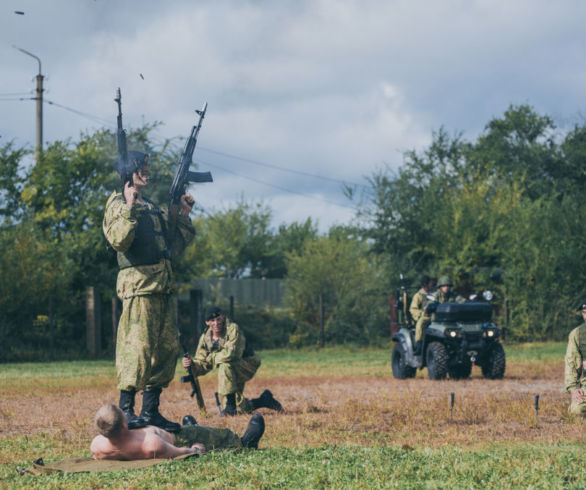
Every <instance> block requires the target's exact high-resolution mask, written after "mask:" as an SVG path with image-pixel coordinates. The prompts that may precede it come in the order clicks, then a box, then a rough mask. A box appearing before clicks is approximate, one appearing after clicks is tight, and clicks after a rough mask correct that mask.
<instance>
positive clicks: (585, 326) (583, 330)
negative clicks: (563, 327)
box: [568, 323, 586, 339]
mask: <svg viewBox="0 0 586 490" xmlns="http://www.w3.org/2000/svg"><path fill="white" fill-rule="evenodd" d="M580 334H581V335H585V334H586V323H582V325H578V326H577V327H576V328H574V329H573V330H572V331H571V332H570V335H569V336H568V337H569V338H570V339H572V338H575V337H577V336H578V335H580Z"/></svg>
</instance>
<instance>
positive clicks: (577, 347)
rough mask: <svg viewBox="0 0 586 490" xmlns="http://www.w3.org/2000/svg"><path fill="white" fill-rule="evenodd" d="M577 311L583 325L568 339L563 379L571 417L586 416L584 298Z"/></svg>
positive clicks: (585, 325) (585, 303)
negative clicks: (585, 391) (568, 396)
mask: <svg viewBox="0 0 586 490" xmlns="http://www.w3.org/2000/svg"><path fill="white" fill-rule="evenodd" d="M579 309H580V311H581V313H582V319H583V320H584V323H583V324H582V325H580V326H579V327H576V328H575V329H574V330H572V331H571V332H570V335H569V337H568V347H567V350H566V359H565V361H566V369H565V376H564V378H565V385H566V391H567V392H568V393H570V394H571V395H572V399H571V402H570V408H569V412H570V413H571V414H573V415H586V400H584V386H586V377H585V375H584V372H585V371H586V356H585V354H586V298H584V299H582V302H581V303H580V308H579Z"/></svg>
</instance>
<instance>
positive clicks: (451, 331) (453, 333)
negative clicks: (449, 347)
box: [444, 328, 462, 339]
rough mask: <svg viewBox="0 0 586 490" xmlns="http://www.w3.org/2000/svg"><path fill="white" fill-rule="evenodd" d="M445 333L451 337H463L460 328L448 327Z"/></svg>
mask: <svg viewBox="0 0 586 490" xmlns="http://www.w3.org/2000/svg"><path fill="white" fill-rule="evenodd" d="M444 335H445V336H446V337H448V338H449V339H456V338H458V337H461V336H462V333H461V332H460V330H458V329H455V328H446V330H445V332H444Z"/></svg>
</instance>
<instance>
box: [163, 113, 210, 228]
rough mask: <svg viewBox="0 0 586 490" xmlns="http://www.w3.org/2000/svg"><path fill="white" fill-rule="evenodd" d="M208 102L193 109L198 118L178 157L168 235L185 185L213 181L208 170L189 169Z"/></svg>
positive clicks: (175, 219) (170, 204) (173, 225)
mask: <svg viewBox="0 0 586 490" xmlns="http://www.w3.org/2000/svg"><path fill="white" fill-rule="evenodd" d="M207 107H208V103H207V102H206V103H204V105H203V107H202V109H201V111H195V112H196V113H197V115H198V116H199V120H198V122H197V124H196V125H195V126H193V128H192V129H191V134H190V135H189V138H188V139H187V141H186V142H185V148H183V152H182V153H181V157H180V158H179V167H178V168H177V173H176V174H175V178H174V179H173V184H171V190H170V192H169V198H170V202H169V236H170V237H173V236H174V232H175V226H176V225H177V213H178V211H179V205H180V202H181V196H183V194H185V190H186V188H187V186H188V185H189V184H190V183H191V182H213V181H214V179H213V178H212V174H211V173H210V172H193V171H191V170H189V167H191V163H192V159H193V151H194V150H195V145H196V144H197V135H198V134H199V130H200V129H201V125H202V123H203V118H204V117H205V115H206V110H207Z"/></svg>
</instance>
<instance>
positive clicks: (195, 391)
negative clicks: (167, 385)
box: [181, 345, 207, 415]
mask: <svg viewBox="0 0 586 490" xmlns="http://www.w3.org/2000/svg"><path fill="white" fill-rule="evenodd" d="M181 347H183V357H188V354H187V350H186V349H185V346H184V345H181ZM185 369H186V370H187V376H181V382H182V383H191V394H190V395H189V396H190V397H191V398H193V395H195V399H196V400H197V406H198V408H199V411H200V413H201V414H202V415H206V414H207V410H206V404H205V402H204V401H203V396H202V394H201V386H199V380H198V379H197V376H195V375H194V374H193V369H192V368H191V367H188V368H185Z"/></svg>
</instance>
